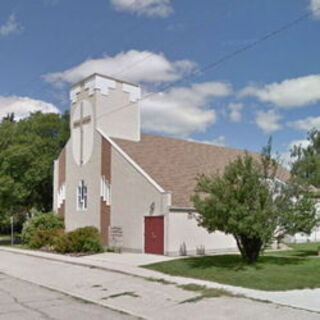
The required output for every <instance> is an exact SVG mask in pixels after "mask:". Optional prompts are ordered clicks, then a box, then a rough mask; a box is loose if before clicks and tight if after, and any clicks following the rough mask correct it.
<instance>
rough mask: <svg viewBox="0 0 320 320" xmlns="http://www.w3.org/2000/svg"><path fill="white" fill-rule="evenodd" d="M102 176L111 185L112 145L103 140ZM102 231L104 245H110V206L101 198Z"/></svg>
mask: <svg viewBox="0 0 320 320" xmlns="http://www.w3.org/2000/svg"><path fill="white" fill-rule="evenodd" d="M101 176H102V177H105V179H107V180H108V182H109V183H110V184H111V183H112V181H111V144H110V143H109V142H108V141H107V140H106V139H105V138H102V142H101ZM100 204H101V205H100V231H101V240H102V243H103V244H104V245H108V240H109V226H110V206H109V205H107V204H106V202H105V201H104V200H103V199H102V198H100Z"/></svg>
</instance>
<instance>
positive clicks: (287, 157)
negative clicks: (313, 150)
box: [279, 139, 310, 170]
mask: <svg viewBox="0 0 320 320" xmlns="http://www.w3.org/2000/svg"><path fill="white" fill-rule="evenodd" d="M309 145H310V141H309V140H307V139H302V140H293V141H291V142H290V143H289V145H288V148H287V150H286V151H285V152H283V153H280V155H279V156H280V160H281V162H282V165H283V166H284V167H285V168H287V169H289V170H290V168H291V165H292V162H293V161H294V160H295V159H294V158H291V150H292V149H293V148H294V146H297V147H299V146H301V147H302V148H306V147H308V146H309Z"/></svg>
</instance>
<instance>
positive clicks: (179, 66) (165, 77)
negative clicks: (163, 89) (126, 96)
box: [44, 50, 196, 85]
mask: <svg viewBox="0 0 320 320" xmlns="http://www.w3.org/2000/svg"><path fill="white" fill-rule="evenodd" d="M195 68H196V64H195V63H194V62H192V61H190V60H177V61H173V62H172V61H169V60H168V59H167V58H166V57H165V56H164V55H163V54H161V53H159V54H158V53H154V52H150V51H137V50H129V51H127V52H120V53H118V54H117V55H115V56H113V57H111V56H106V57H103V58H100V59H90V60H86V61H84V62H82V63H81V64H79V65H78V66H75V67H73V68H71V69H68V70H65V71H62V72H56V73H49V74H46V75H44V78H45V80H46V81H48V82H51V83H52V84H55V85H62V84H64V83H75V82H77V81H80V80H82V79H83V78H85V77H87V76H89V75H91V74H92V73H95V72H96V73H102V74H105V75H109V76H115V77H119V78H121V79H123V80H127V81H131V82H144V83H157V82H158V83H159V82H170V81H175V80H178V79H180V78H181V77H182V76H183V75H184V74H186V73H189V72H191V71H192V70H195Z"/></svg>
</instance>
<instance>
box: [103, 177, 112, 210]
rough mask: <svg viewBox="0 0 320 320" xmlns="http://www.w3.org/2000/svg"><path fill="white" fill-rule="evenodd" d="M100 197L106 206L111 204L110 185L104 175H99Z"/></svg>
mask: <svg viewBox="0 0 320 320" xmlns="http://www.w3.org/2000/svg"><path fill="white" fill-rule="evenodd" d="M101 197H102V199H103V201H105V202H106V204H107V205H108V206H110V205H111V185H110V183H109V181H108V180H107V179H106V177H105V176H103V177H101Z"/></svg>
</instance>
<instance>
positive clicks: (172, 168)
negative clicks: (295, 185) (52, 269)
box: [53, 74, 286, 256]
mask: <svg viewBox="0 0 320 320" xmlns="http://www.w3.org/2000/svg"><path fill="white" fill-rule="evenodd" d="M140 96H141V89H140V87H139V86H137V85H135V84H132V83H129V82H126V81H121V80H117V79H114V78H111V77H106V76H103V75H100V74H94V75H92V76H90V77H88V78H86V79H84V80H82V81H80V82H79V83H77V84H75V85H74V86H73V87H72V88H71V91H70V100H71V111H70V128H71V137H70V139H69V141H68V142H67V144H66V146H65V147H64V149H63V150H62V151H61V153H60V155H59V158H58V159H57V160H56V161H55V163H54V204H53V206H54V211H55V212H56V213H57V214H59V215H60V216H62V217H63V218H64V221H65V226H66V229H67V231H70V230H73V229H76V228H79V227H84V226H94V227H96V228H98V229H99V231H100V234H101V239H102V242H103V244H104V245H105V246H109V247H118V248H121V250H124V251H130V252H137V253H143V252H144V253H154V254H165V255H170V256H175V255H185V254H204V253H210V252H218V251H222V250H223V251H226V250H230V251H234V250H236V248H237V246H236V243H235V241H234V239H233V237H232V236H229V235H225V234H224V233H221V232H214V233H211V234H209V233H208V232H207V231H206V230H205V229H203V228H202V227H199V226H198V225H197V220H196V212H195V211H194V209H193V208H192V203H191V202H190V196H191V195H192V193H193V190H194V188H195V185H196V180H195V178H196V176H197V175H198V174H202V173H203V174H212V173H215V172H217V171H220V172H221V171H223V169H224V167H225V165H226V164H227V163H229V162H230V161H232V160H235V159H236V158H237V156H239V155H240V154H243V151H240V150H235V149H230V148H225V147H219V146H214V145H209V144H204V143H198V142H191V141H185V140H181V139H175V138H167V137H161V136H155V135H149V134H141V129H140V110H139V99H140ZM283 174H286V172H285V171H283Z"/></svg>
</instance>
